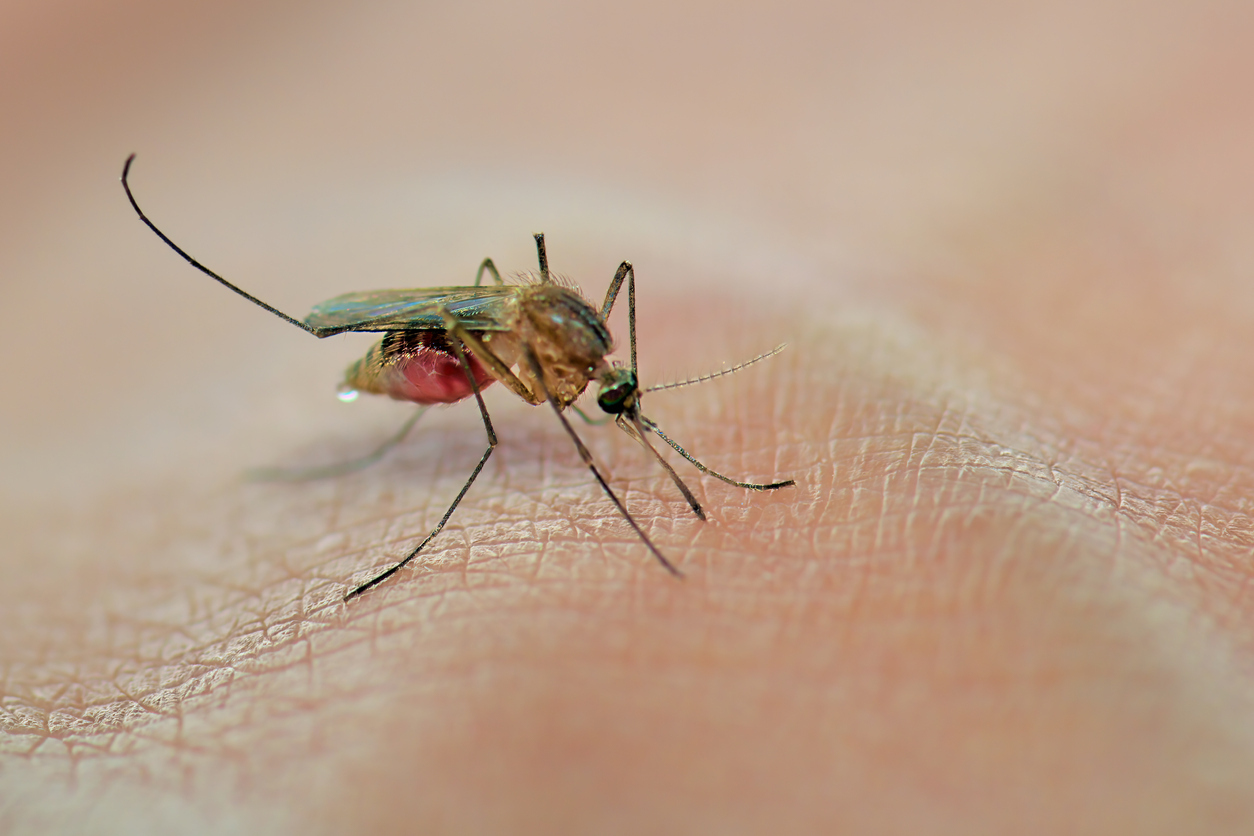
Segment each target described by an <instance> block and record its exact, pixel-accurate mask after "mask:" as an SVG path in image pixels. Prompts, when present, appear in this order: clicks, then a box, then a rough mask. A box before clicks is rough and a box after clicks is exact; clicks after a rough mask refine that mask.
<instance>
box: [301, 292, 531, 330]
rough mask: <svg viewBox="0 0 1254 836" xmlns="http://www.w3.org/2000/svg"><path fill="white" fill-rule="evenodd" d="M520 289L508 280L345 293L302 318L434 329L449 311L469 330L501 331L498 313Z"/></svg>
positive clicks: (333, 324)
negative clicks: (501, 283) (491, 282)
mask: <svg viewBox="0 0 1254 836" xmlns="http://www.w3.org/2000/svg"><path fill="white" fill-rule="evenodd" d="M517 292H518V288H517V287H515V286H512V285H490V286H487V287H423V288H417V289H415V290H367V291H362V292H360V293H345V294H344V295H343V296H336V297H335V298H334V299H328V300H327V301H325V302H322V303H321V304H318V305H315V306H314V309H313V311H311V312H310V314H309V316H307V317H305V324H306V325H308V326H309V327H311V328H318V329H334V330H336V331H432V330H437V329H443V328H444V318H443V316H442V314H441V312H442V311H448V312H449V313H451V314H452V315H453V316H455V317H456V318H457V319H458V320H459V321H460V322H462V323H464V324H465V325H466V326H467V327H468V328H470V329H471V330H472V331H504V330H506V328H505V326H504V325H502V324H501V313H502V312H503V309H504V307H505V303H506V302H508V301H509V299H510V298H511V297H513V296H514V295H515V294H516V293H517Z"/></svg>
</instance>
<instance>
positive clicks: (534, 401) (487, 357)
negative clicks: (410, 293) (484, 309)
mask: <svg viewBox="0 0 1254 836" xmlns="http://www.w3.org/2000/svg"><path fill="white" fill-rule="evenodd" d="M446 327H447V328H448V333H449V336H451V337H453V338H454V339H455V340H461V341H462V342H463V343H465V344H466V345H468V346H469V347H470V352H471V353H472V354H474V355H475V358H476V359H478V360H479V362H480V363H483V364H484V365H485V366H487V367H488V368H489V369H490V370H491V371H492V376H493V377H494V378H496V379H497V380H499V381H501V383H503V384H504V385H506V386H508V387H509V389H510V391H511V392H513V393H514V394H515V395H517V396H518V397H520V398H522V399H523V400H524V401H526V402H527V403H529V404H531V405H532V406H538V405H539V404H542V403H544V398H542V397H540V396H539V395H537V394H535V393H534V392H532V391H531V390H530V389H528V388H527V384H525V383H523V382H522V381H521V380H519V378H518V375H516V374H514V372H513V370H512V369H510V367H509V366H507V365H505V361H503V360H502V359H501V358H500V357H497V356H496V354H494V353H493V352H492V349H490V348H488V344H487V343H485V342H484V341H483V340H482V339H481V338H480V337H479V335H478V334H476V333H475V332H473V331H471V330H469V329H468V328H466V326H465V325H463V324H461V323H460V322H458V321H457V320H455V319H453V318H452V317H449V319H448V321H447V322H446Z"/></svg>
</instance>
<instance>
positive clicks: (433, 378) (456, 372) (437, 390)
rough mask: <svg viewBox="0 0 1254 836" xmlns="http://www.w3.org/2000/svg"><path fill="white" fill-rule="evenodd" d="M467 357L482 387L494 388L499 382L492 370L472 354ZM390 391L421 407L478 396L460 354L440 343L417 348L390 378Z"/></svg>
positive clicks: (398, 397)
mask: <svg viewBox="0 0 1254 836" xmlns="http://www.w3.org/2000/svg"><path fill="white" fill-rule="evenodd" d="M465 354H466V362H467V363H469V364H470V372H471V374H473V375H474V376H475V382H476V383H478V384H479V388H480V389H483V388H485V387H487V386H491V385H492V384H493V383H494V382H495V380H494V379H493V377H492V375H491V374H489V373H488V370H487V369H485V368H484V367H483V364H482V363H480V362H479V361H478V360H477V359H475V357H474V355H473V354H471V353H470V352H469V351H467V352H465ZM388 390H389V391H388V395H390V396H391V397H393V398H396V399H397V400H405V401H413V402H414V403H420V404H435V403H457V402H458V401H460V400H462V399H463V398H468V397H470V396H471V395H473V394H474V390H473V389H471V388H470V381H469V380H467V379H466V372H465V371H464V370H463V369H462V364H461V363H460V362H459V361H458V359H457V355H455V354H453V352H452V350H451V349H450V348H448V347H447V346H446V345H442V344H439V343H437V344H435V345H432V344H430V343H428V344H425V345H421V346H417V347H416V349H413V354H412V355H411V356H410V357H408V358H406V359H405V360H403V361H402V362H400V363H397V364H396V365H395V366H394V367H393V368H392V374H391V375H389V380H388Z"/></svg>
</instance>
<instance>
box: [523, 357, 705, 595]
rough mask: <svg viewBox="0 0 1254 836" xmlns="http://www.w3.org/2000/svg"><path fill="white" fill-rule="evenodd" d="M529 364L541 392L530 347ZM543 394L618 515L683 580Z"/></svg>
mask: <svg viewBox="0 0 1254 836" xmlns="http://www.w3.org/2000/svg"><path fill="white" fill-rule="evenodd" d="M527 362H528V363H529V364H530V366H531V371H532V374H533V375H535V378H536V380H537V381H539V386H540V387H541V390H543V389H544V375H543V373H542V369H541V367H540V360H539V359H538V358H537V357H536V355H535V352H534V351H532V350H531V347H530V346H528V347H527ZM542 393H543V395H544V399H545V400H547V401H548V402H549V405H550V406H552V407H553V414H554V415H556V416H557V420H559V421H561V422H562V427H563V428H564V429H565V430H566V434H567V435H569V436H570V440H571V441H573V442H575V449H576V450H578V451H579V457H580V458H581V459H583V463H584V464H586V465H587V466H588V469H589V470H591V471H592V475H593V477H595V478H596V480H597V482H598V483H600V485H601V489H602V490H603V491H605V495H606V496H608V497H609V498H610V502H613V503H614V507H615V508H617V509H618V513H620V514H622V515H623V519H625V520H627V523H628V525H630V526H631V527H632V529H633V530H634V531H635V532H636V536H638V537H639V538H640V541H641V542H642V543H644V544H645V545H646V546H648V548H649V551H651V552H653V556H654V557H656V558H657V559H658V562H659V563H661V564H662V566H663V567H664V568H665V569H666V571H668V572H670V573H671V574H672V575H674V576H675V577H677V578H682V577H683V576H684V573H683V572H681V571H679V570H678V569H677V568H675V564H673V563H671V562H670V561H669V560H667V559H666V555H664V554H662V552H661V551H659V550H658V547H657V546H655V545H653V541H652V540H650V539H649V536H648V535H647V534H645V533H644V529H642V528H641V527H640V524H639V523H637V522H636V520H635V518H634V517H632V515H631V514H629V513H627V506H625V505H623V503H622V501H621V500H620V499H619V498H618V496H617V495H616V494H615V493H614V491H613V490H612V489H611V488H610V484H609V482H606V481H605V477H604V476H602V475H601V471H599V470H597V466H596V462H595V461H593V459H592V453H591V451H589V450H588V448H587V447H586V446H584V443H583V439H581V438H580V437H579V434H578V433H576V432H575V428H574V427H572V426H571V425H570V422H569V421H567V420H566V416H565V415H563V414H562V408H561V407H560V406H558V405H557V401H555V400H553V399H552V398H551V397H550V396H549V393H548V392H544V391H542Z"/></svg>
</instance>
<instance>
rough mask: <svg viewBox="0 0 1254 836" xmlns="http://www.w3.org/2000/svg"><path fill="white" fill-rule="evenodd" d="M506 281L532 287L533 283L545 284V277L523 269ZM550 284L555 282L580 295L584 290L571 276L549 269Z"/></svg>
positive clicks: (512, 274)
mask: <svg viewBox="0 0 1254 836" xmlns="http://www.w3.org/2000/svg"><path fill="white" fill-rule="evenodd" d="M505 283H506V284H509V285H518V286H519V287H531V286H533V285H538V284H544V283H545V282H544V278H543V277H542V276H541V275H540V274H539V273H537V272H535V271H533V270H522V271H519V272H517V273H511V274H510V275H509V276H507V277H506V279H505ZM548 283H549V284H555V285H557V286H558V287H564V288H566V289H567V290H573V291H575V292H576V293H578V294H579V295H580V296H582V295H583V290H582V289H580V287H579V285H577V284H575V282H574V280H573V279H571V278H570V277H569V276H563V275H562V274H561V273H554V272H553V271H552V270H550V271H549V281H548Z"/></svg>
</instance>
